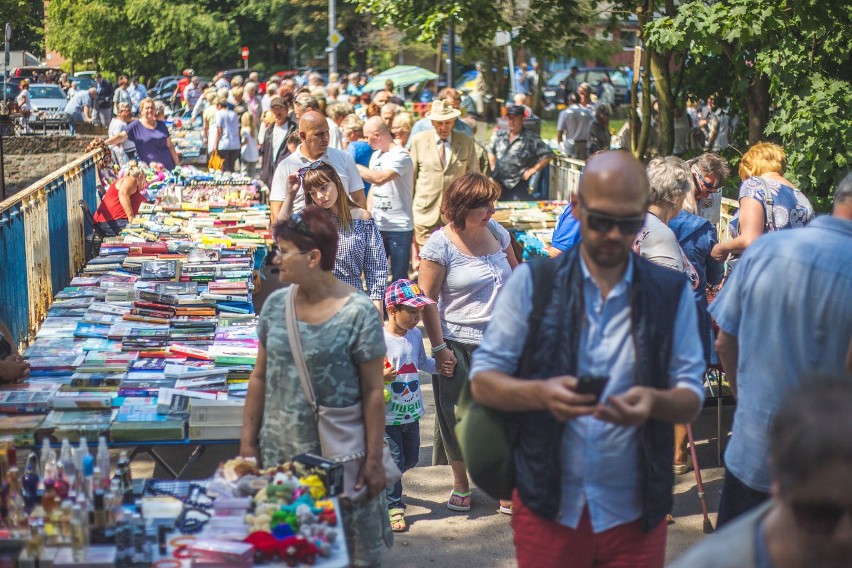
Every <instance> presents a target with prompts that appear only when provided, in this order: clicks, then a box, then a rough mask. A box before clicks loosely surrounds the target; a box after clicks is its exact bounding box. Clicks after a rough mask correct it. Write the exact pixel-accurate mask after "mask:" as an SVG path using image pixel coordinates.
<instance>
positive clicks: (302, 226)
mask: <svg viewBox="0 0 852 568" xmlns="http://www.w3.org/2000/svg"><path fill="white" fill-rule="evenodd" d="M287 228H289V229H293V230H294V231H296V232H297V233H299V234H302V235H304V236H306V237H308V238H309V239H316V237H314V234H313V233H311V229H310V227H308V224H307V223H305V220H304V219H303V218H302V214H301V213H293V214H292V215H291V216H290V218H289V219H287Z"/></svg>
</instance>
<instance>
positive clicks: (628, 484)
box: [470, 257, 704, 532]
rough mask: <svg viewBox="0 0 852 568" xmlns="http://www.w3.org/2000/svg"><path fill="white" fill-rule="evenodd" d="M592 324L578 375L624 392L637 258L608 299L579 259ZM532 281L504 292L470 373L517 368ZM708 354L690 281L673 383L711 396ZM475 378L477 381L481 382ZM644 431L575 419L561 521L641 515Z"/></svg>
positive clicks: (599, 525)
mask: <svg viewBox="0 0 852 568" xmlns="http://www.w3.org/2000/svg"><path fill="white" fill-rule="evenodd" d="M580 265H581V267H582V270H583V294H584V299H585V306H586V321H585V325H584V326H583V333H582V335H581V337H580V345H579V348H580V353H579V361H578V374H580V375H599V376H608V377H609V383H608V384H607V387H606V389H605V390H604V393H603V399H605V398H606V397H609V396H612V395H618V394H623V393H624V392H626V391H627V390H628V389H630V388H631V387H632V386H634V385H635V384H636V381H635V367H636V353H635V349H634V346H633V341H632V337H631V333H630V300H629V296H630V294H629V291H630V286H631V284H632V282H633V259H632V257H631V258H630V261H629V262H628V266H627V270H626V271H625V274H624V277H623V279H622V280H621V281H620V282H619V283H618V284H617V285H616V286H615V287H614V288H613V289H612V291H611V292H610V293H609V295H608V296H607V298H606V300H604V299H602V298H601V294H600V289H599V288H598V286H597V284H596V283H595V281H594V280H593V279H592V277H591V274H590V273H589V271H588V268H587V267H586V264H585V262H583V260H582V257H581V259H580ZM531 310H532V279H531V273H530V270H529V267H528V266H523V265H522V266H521V267H519V268H518V269H517V270H516V271H515V273H514V274H513V275H512V277H511V278H510V279H509V280H508V282H507V283H506V285H505V286H504V288H503V291H502V292H501V294H500V297H499V301H498V302H497V307H496V309H495V311H494V315H493V317H492V319H491V323H490V324H489V325H488V328H487V330H486V332H485V336H484V337H483V340H482V343H481V344H480V346H479V349H477V350H476V351H475V352H474V354H473V365H472V368H471V372H470V376H471V377H474V376H475V375H476V373H478V372H480V371H484V370H489V369H494V370H498V371H502V372H504V373H509V374H511V373H514V372H515V370H516V369H517V366H518V361H519V359H520V356H521V353H522V351H523V348H524V342H525V341H526V335H527V331H528V320H529V313H530V311H531ZM703 371H704V355H703V351H702V347H701V341H700V339H699V336H698V321H697V316H696V310H695V302H694V300H693V297H692V293H691V290H690V289H689V285H688V283H687V282H686V281H684V291H683V293H682V294H681V298H680V304H679V305H678V310H677V315H676V317H675V329H674V336H673V346H672V355H671V360H670V364H669V386H670V387H671V388H675V387H680V388H688V389H690V390H692V391H693V392H695V394H696V395H697V396H698V397H699V399H700V400H701V401H703V400H704V388H703V386H702V380H701V377H702V374H703ZM474 380H475V379H474ZM640 492H641V468H640V461H639V439H638V428H635V427H626V426H618V425H616V424H611V423H609V422H604V421H602V420H598V419H597V418H594V417H592V416H584V417H581V418H577V419H574V420H570V421H569V422H568V423H567V424H566V427H565V431H564V434H563V438H562V502H561V506H560V513H559V521H560V523H562V524H563V525H566V526H568V527H571V528H576V527H577V525H578V524H579V522H580V516H581V515H582V512H583V509H584V507H586V506H588V508H589V514H590V517H591V521H592V528H593V530H594V531H595V532H602V531H605V530H608V529H610V528H613V527H615V526H618V525H622V524H624V523H629V522H631V521H635V520H636V519H638V518H639V517H641V515H642V503H641V494H640Z"/></svg>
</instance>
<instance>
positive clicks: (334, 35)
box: [328, 30, 346, 48]
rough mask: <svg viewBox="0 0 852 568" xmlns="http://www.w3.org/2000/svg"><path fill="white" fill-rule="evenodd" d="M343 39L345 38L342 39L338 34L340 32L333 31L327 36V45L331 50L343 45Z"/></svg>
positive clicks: (340, 34)
mask: <svg viewBox="0 0 852 568" xmlns="http://www.w3.org/2000/svg"><path fill="white" fill-rule="evenodd" d="M344 39H346V38H344V37H343V34H342V33H340V31H338V30H334V31H333V32H331V33H330V34H328V43H329V45H331V47H332V48H335V47H337V46H338V45H340V44H341V43H343V40H344Z"/></svg>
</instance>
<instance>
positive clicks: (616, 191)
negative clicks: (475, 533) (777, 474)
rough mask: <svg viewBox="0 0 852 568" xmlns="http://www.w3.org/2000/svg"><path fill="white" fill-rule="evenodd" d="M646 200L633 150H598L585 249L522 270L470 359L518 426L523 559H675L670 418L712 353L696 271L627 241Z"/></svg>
mask: <svg viewBox="0 0 852 568" xmlns="http://www.w3.org/2000/svg"><path fill="white" fill-rule="evenodd" d="M648 197H649V183H648V177H647V175H646V173H645V168H644V167H643V166H642V164H641V163H640V162H639V161H637V160H636V159H635V158H633V157H632V156H631V155H629V154H628V153H626V152H602V153H600V154H597V155H595V156H594V157H592V158H591V159H590V160H589V161H588V162H587V163H586V168H585V171H584V174H583V179H582V180H581V181H580V187H579V191H578V192H577V193H576V194H575V195H573V196H572V210H573V215H574V216H575V217H576V218H577V221H578V222H579V225H580V234H581V236H582V240H581V241H580V244H579V245H577V246H574V247H573V248H571V249H569V250H567V251H566V252H565V253H563V254H561V255H560V256H558V257H557V258H554V259H546V260H542V261H540V262H539V263H538V264H537V265H534V266H530V265H529V264H525V265H522V266H520V267H518V269H517V270H516V271H515V272H514V273H513V274H512V277H511V278H510V279H509V280H508V282H507V283H506V284H505V285H504V290H503V292H502V293H501V295H500V299H499V300H500V301H499V302H498V303H497V306H496V308H495V310H494V313H493V315H492V318H491V322H490V323H489V325H488V328H487V329H486V332H485V336H484V338H483V341H482V343H481V344H480V347H479V349H478V350H477V351H476V352H475V353H474V355H473V365H472V367H471V372H470V374H471V377H473V378H472V383H471V390H472V392H473V396H474V398H475V399H476V400H477V401H478V402H479V403H480V404H482V405H485V406H488V407H492V408H495V409H498V410H502V411H506V412H509V413H513V414H514V417H515V420H514V423H516V424H517V425H518V429H519V432H518V435H517V438H516V440H515V441H514V449H513V458H514V459H513V461H514V466H515V472H516V476H515V491H514V501H513V513H512V526H513V528H514V534H515V537H514V540H515V549H516V555H517V560H518V565H519V567H520V568H527V567H533V566H534V567H536V568H548V567H554V568H555V567H557V566H564V565H565V562H566V559H568V558H570V559H571V566H575V567H581V568H582V567H589V568H591V567H592V566H612V567H614V566H619V567H622V568H623V567H636V568H649V567H650V568H662V566H663V564H664V562H665V545H666V514H667V513H668V512H669V511H670V510H671V506H672V487H673V483H674V474H673V472H672V467H671V464H672V458H673V448H674V430H673V425H674V424H675V423H688V422H691V421H692V420H693V419H694V418H695V416H696V415H697V414H698V411H699V410H700V408H701V404H702V402H703V400H704V388H703V386H702V381H701V379H702V374H703V371H704V355H703V351H702V348H701V342H700V339H699V336H698V322H697V314H696V310H695V304H694V300H693V298H692V293H691V288H690V286H689V282H688V281H687V279H686V277H685V276H684V275H683V274H681V273H679V272H676V271H674V270H669V269H667V268H663V267H661V266H657V265H655V264H652V263H651V262H649V261H647V260H645V259H643V258H641V257H639V256H638V255H636V254H635V253H633V252H632V250H631V245H632V243H633V240H634V238H635V236H636V233H637V232H638V231H639V230H640V229H641V228H642V225H643V223H644V219H645V211H646V209H647V206H648ZM533 290H535V291H536V294H542V295H543V296H538V297H537V298H533ZM542 305H543V306H544V307H543V308H542V307H541V306H542ZM534 306H539V311H538V312H536V310H534ZM528 337H530V338H532V339H530V340H529V341H528ZM522 360H523V361H524V370H523V371H519V366H520V364H521V361H522ZM474 481H475V480H474Z"/></svg>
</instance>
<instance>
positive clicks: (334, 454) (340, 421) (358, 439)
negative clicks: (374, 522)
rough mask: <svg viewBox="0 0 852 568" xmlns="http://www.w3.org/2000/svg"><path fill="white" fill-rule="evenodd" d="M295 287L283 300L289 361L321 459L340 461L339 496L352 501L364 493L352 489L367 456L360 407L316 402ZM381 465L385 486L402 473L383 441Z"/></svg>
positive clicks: (357, 404) (365, 431)
mask: <svg viewBox="0 0 852 568" xmlns="http://www.w3.org/2000/svg"><path fill="white" fill-rule="evenodd" d="M298 289H299V287H298V286H296V285H293V286H292V287H291V289H290V297H289V298H288V300H287V338H288V339H289V341H290V349H291V350H292V351H293V361H294V362H295V363H296V369H297V370H298V372H299V380H300V381H301V383H302V389H303V390H304V391H305V396H306V397H307V399H308V403H310V405H311V408H312V409H313V411H314V416H315V417H316V420H317V430H318V431H319V438H320V447H321V448H322V455H323V457H324V458H327V459H330V460H333V461H336V462H339V463H341V464H343V494H342V496H343V497H346V498H348V499H350V500H352V501H356V500H358V499H360V498H362V497H363V496H364V494H365V493H366V490H367V488H366V487H361V489H359V490H358V491H356V490H355V483H356V482H357V481H358V474H359V473H360V472H361V466H362V465H363V463H364V459H365V458H366V457H367V429H366V426H365V425H364V409H363V407H362V405H361V402H358V403H356V404H353V405H352V406H345V407H343V408H333V407H330V406H322V405H320V404H318V403H317V399H316V395H315V394H314V386H313V382H312V381H311V377H310V373H308V365H307V362H306V361H305V352H304V350H303V349H302V337H301V334H300V333H299V323H298V321H297V320H296V292H297V290H298ZM382 465H383V466H384V468H385V475H387V480H388V486H390V485H393V484H395V483H396V482H397V481H399V480H400V478H401V477H402V474H401V473H400V471H399V468H398V467H397V466H396V464H395V463H394V461H393V457H391V453H390V449H389V448H388V445H387V443H385V444H384V448H383V450H382Z"/></svg>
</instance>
